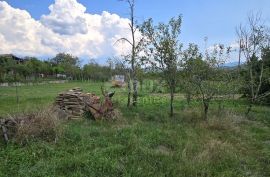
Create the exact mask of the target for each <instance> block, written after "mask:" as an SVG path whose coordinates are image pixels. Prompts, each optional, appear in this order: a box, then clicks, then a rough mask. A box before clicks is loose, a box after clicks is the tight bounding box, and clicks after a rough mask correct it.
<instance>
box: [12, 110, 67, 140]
mask: <svg viewBox="0 0 270 177" xmlns="http://www.w3.org/2000/svg"><path fill="white" fill-rule="evenodd" d="M22 117H23V118H20V121H18V123H17V125H16V133H15V136H14V139H15V141H16V142H17V143H20V144H24V143H27V142H28V141H29V140H45V141H57V139H58V138H59V136H60V135H61V132H62V131H61V128H60V126H59V125H60V121H59V119H58V117H57V116H56V113H55V112H54V111H53V110H52V109H51V108H47V109H43V110H39V111H37V112H35V113H31V114H28V115H23V116H22ZM16 119H17V120H18V118H16Z"/></svg>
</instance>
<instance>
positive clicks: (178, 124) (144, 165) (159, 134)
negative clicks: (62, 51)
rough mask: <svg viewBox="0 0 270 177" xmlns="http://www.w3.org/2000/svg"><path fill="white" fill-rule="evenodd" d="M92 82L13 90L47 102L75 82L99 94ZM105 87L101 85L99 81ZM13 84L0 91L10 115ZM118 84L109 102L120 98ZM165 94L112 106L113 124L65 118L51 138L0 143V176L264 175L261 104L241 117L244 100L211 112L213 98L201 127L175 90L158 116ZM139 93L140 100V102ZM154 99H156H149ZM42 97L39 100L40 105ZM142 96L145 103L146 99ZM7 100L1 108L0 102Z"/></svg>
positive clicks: (32, 101) (267, 151)
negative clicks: (116, 116)
mask: <svg viewBox="0 0 270 177" xmlns="http://www.w3.org/2000/svg"><path fill="white" fill-rule="evenodd" d="M99 85H100V84H99V83H80V82H73V83H66V84H59V85H46V86H31V87H30V86H27V87H26V86H24V87H22V88H21V93H20V94H21V95H22V96H23V97H22V101H23V102H22V104H21V105H20V106H23V105H28V106H29V107H30V108H31V109H34V108H33V107H34V105H47V104H51V103H52V102H53V99H54V97H55V96H56V95H57V93H58V92H60V91H63V90H66V89H69V88H72V87H75V86H79V87H81V88H83V89H84V90H85V91H89V92H94V93H97V94H100V88H99ZM106 86H109V85H106ZM13 93H14V88H12V87H9V88H3V89H1V90H0V94H1V97H0V107H1V111H3V110H6V111H8V112H9V113H11V108H10V107H12V105H13V103H12V102H10V101H9V100H11V99H12V94H13ZM125 95H126V93H121V89H118V90H117V92H116V95H115V96H116V98H115V99H117V100H121V99H124V98H125ZM167 96H168V95H167V94H150V95H149V94H147V95H142V96H141V97H140V100H138V101H139V102H138V107H137V108H134V109H127V108H126V106H125V105H126V102H125V101H122V102H121V101H119V104H118V106H119V107H118V108H119V109H120V110H121V112H122V114H123V117H122V119H121V120H118V121H115V122H104V121H98V122H95V121H91V120H81V121H78V120H76V121H69V122H67V123H64V124H62V126H63V127H65V129H64V132H63V133H62V136H61V137H60V138H59V139H58V141H57V142H56V143H53V142H47V141H42V140H37V141H29V142H28V144H27V145H24V146H22V145H17V144H14V143H9V144H8V145H6V146H4V144H1V145H0V146H1V148H0V162H1V166H0V176H202V175H204V176H248V175H249V176H269V175H270V171H269V168H268V166H269V158H270V148H269V142H268V141H269V138H270V131H269V130H270V129H269V126H270V124H269V123H270V119H269V114H270V112H269V108H268V107H263V106H255V108H254V110H255V111H254V112H252V114H251V115H250V116H251V117H250V118H252V121H251V120H248V119H247V118H246V117H244V116H243V115H244V114H243V113H244V110H245V106H246V102H243V101H241V100H238V101H237V105H236V106H234V104H233V102H232V101H231V100H226V101H225V103H224V106H225V107H226V109H227V111H224V112H222V115H218V113H217V110H218V104H217V102H215V101H213V106H212V107H211V108H212V109H211V110H210V116H209V121H208V124H207V123H205V122H203V121H201V118H200V116H201V114H200V112H201V110H200V109H199V107H200V106H199V105H200V103H199V102H197V101H195V100H193V101H191V103H190V107H189V108H185V107H184V106H185V104H186V103H185V100H183V96H182V95H181V94H177V95H176V98H177V99H176V101H175V108H176V112H175V116H174V118H170V117H169V116H168V113H166V111H164V110H166V109H167V107H168V106H167V105H168V103H169V102H168V99H166V97H167ZM144 98H145V101H143V100H142V99H144ZM153 98H155V99H156V100H157V101H156V102H152V101H151V99H153ZM41 100H43V102H40V101H41ZM147 100H148V101H147ZM5 104H9V105H8V107H9V108H8V107H3V105H5Z"/></svg>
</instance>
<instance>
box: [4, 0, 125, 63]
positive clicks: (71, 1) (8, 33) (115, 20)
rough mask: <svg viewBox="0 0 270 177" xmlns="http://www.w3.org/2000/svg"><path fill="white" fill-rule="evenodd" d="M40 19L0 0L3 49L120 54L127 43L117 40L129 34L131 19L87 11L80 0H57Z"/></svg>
mask: <svg viewBox="0 0 270 177" xmlns="http://www.w3.org/2000/svg"><path fill="white" fill-rule="evenodd" d="M49 9H50V13H49V14H47V15H42V17H41V19H40V21H39V20H35V19H33V18H32V17H31V15H30V14H29V13H28V12H27V11H25V10H21V9H15V8H13V7H11V6H10V5H9V4H8V3H7V2H5V1H0V19H1V20H0V43H1V48H0V53H14V54H18V55H31V56H44V55H49V56H52V55H55V54H56V53H58V52H68V53H71V54H73V55H76V56H79V57H80V56H88V57H94V58H98V57H106V56H112V55H120V54H122V53H123V52H126V51H127V50H128V49H129V46H127V44H121V43H118V44H115V42H116V41H117V39H119V38H121V37H128V36H129V34H130V32H129V26H128V23H129V20H128V19H125V18H121V17H120V16H118V15H116V14H111V13H109V12H105V11H104V12H103V13H102V14H100V15H99V14H89V13H86V8H85V7H84V6H83V5H82V4H80V3H78V2H77V1H76V0H56V1H55V3H54V4H52V5H51V6H50V7H49Z"/></svg>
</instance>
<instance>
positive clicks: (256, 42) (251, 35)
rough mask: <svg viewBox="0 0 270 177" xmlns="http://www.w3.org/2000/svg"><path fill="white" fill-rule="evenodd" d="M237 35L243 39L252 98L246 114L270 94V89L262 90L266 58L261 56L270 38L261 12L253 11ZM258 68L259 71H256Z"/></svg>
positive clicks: (242, 49) (248, 89)
mask: <svg viewBox="0 0 270 177" xmlns="http://www.w3.org/2000/svg"><path fill="white" fill-rule="evenodd" d="M237 35H238V38H239V41H241V46H240V50H241V51H242V53H243V55H244V57H245V60H246V68H245V70H246V73H247V74H248V75H246V76H247V77H246V82H245V89H246V90H247V91H248V96H249V98H250V104H249V107H248V109H247V113H246V114H249V112H250V111H251V109H252V106H253V104H255V103H256V102H258V101H260V100H262V99H264V98H265V97H267V96H268V95H270V91H267V92H263V93H262V92H261V89H262V84H263V82H264V81H263V78H265V74H266V72H265V59H264V58H262V57H261V54H262V51H263V49H267V48H269V44H270V42H269V41H270V38H269V34H268V32H267V27H266V26H265V25H264V23H263V21H262V17H261V14H259V13H257V14H254V13H251V14H250V15H249V16H248V23H247V26H243V25H240V26H239V27H238V28H237ZM256 65H257V66H256ZM258 65H259V66H258ZM258 67H259V69H258ZM256 68H257V71H259V72H256Z"/></svg>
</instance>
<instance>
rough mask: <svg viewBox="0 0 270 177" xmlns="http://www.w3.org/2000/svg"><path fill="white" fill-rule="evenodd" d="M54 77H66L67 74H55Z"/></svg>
mask: <svg viewBox="0 0 270 177" xmlns="http://www.w3.org/2000/svg"><path fill="white" fill-rule="evenodd" d="M56 77H57V78H62V79H66V78H67V75H65V74H56Z"/></svg>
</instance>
